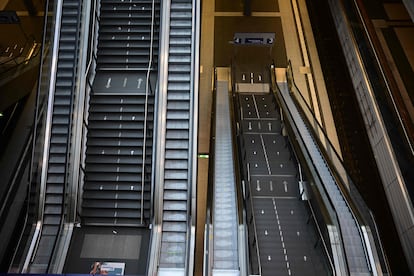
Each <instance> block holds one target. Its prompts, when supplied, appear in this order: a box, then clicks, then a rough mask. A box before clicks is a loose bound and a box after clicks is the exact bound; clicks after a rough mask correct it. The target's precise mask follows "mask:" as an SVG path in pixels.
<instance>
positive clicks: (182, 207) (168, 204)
mask: <svg viewBox="0 0 414 276" xmlns="http://www.w3.org/2000/svg"><path fill="white" fill-rule="evenodd" d="M164 210H177V211H186V210H187V202H186V201H165V202H164Z"/></svg>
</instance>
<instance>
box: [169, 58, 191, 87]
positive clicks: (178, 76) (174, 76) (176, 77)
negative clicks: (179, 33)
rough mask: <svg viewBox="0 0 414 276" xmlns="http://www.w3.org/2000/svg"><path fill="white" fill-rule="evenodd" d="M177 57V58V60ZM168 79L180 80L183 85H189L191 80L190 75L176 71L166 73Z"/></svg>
mask: <svg viewBox="0 0 414 276" xmlns="http://www.w3.org/2000/svg"><path fill="white" fill-rule="evenodd" d="M178 59H179V58H177V60H178ZM168 81H169V82H181V83H183V84H185V85H187V84H188V85H189V84H190V81H191V77H190V75H189V74H178V73H171V74H168Z"/></svg>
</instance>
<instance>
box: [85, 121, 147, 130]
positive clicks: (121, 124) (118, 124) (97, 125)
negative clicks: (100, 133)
mask: <svg viewBox="0 0 414 276" xmlns="http://www.w3.org/2000/svg"><path fill="white" fill-rule="evenodd" d="M91 122H92V121H89V129H90V130H94V129H101V130H105V129H109V130H113V129H117V130H132V131H134V130H136V129H142V128H143V127H144V122H142V121H140V120H137V121H120V120H118V121H108V120H99V121H94V122H93V123H91Z"/></svg>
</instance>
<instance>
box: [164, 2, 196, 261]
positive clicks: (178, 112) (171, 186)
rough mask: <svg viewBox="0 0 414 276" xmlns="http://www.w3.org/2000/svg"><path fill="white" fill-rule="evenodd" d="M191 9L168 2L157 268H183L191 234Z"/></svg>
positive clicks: (189, 3) (181, 3) (184, 3)
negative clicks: (164, 116) (162, 161)
mask: <svg viewBox="0 0 414 276" xmlns="http://www.w3.org/2000/svg"><path fill="white" fill-rule="evenodd" d="M192 9H193V4H192V1H190V0H187V1H182V0H172V1H171V6H170V29H169V55H168V83H167V99H166V122H165V128H166V130H165V149H164V150H165V156H164V166H165V167H164V187H163V191H164V196H163V217H162V220H163V224H162V225H163V226H162V241H161V254H160V260H159V267H160V268H184V266H185V263H186V258H187V255H186V254H187V240H189V238H188V237H189V234H190V233H189V232H188V221H187V219H189V217H190V216H189V206H190V205H189V204H190V202H189V201H190V190H191V188H190V185H191V181H190V175H191V148H190V146H191V144H192V143H191V140H190V139H191V132H190V125H191V122H192V120H191V116H192V113H191V104H192V95H191V93H192V89H191V84H192V82H191V65H192V63H191V61H192V52H191V45H192V26H193V22H192Z"/></svg>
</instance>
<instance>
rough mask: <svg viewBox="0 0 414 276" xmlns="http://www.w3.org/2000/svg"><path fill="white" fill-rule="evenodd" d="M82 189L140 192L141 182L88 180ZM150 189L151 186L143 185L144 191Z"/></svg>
mask: <svg viewBox="0 0 414 276" xmlns="http://www.w3.org/2000/svg"><path fill="white" fill-rule="evenodd" d="M83 189H84V190H85V191H101V190H105V191H114V192H116V191H127V192H130V191H133V192H139V193H140V192H141V189H142V186H141V184H138V183H137V182H136V181H135V182H130V183H118V184H115V183H112V182H110V183H99V182H97V183H94V182H88V183H87V185H84V187H83ZM150 191H151V187H149V186H146V185H145V186H144V192H150Z"/></svg>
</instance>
